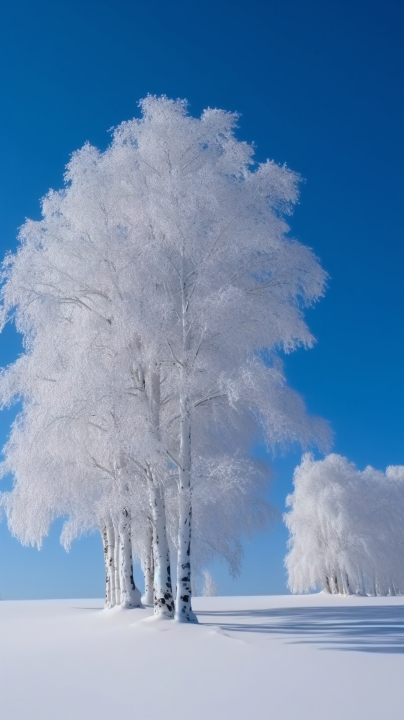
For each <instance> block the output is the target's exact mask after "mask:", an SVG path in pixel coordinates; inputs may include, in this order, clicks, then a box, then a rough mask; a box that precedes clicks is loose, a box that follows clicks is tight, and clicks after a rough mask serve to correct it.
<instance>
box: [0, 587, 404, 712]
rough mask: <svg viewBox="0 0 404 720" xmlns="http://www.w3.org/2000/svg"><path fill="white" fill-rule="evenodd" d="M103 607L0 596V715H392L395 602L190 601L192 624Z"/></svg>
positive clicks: (399, 681)
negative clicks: (149, 618)
mask: <svg viewBox="0 0 404 720" xmlns="http://www.w3.org/2000/svg"><path fill="white" fill-rule="evenodd" d="M101 607H102V602H101V601H98V600H76V601H75V600H59V601H53V600H49V601H30V602H22V601H20V602H1V603H0V714H1V718H2V720H104V719H105V720H106V719H108V720H113V719H114V718H118V717H120V718H122V717H125V718H127V719H128V720H132V718H133V719H136V720H157V718H158V719H159V720H161V719H162V718H163V719H164V720H171V718H173V719H175V720H182V719H183V718H184V719H185V718H190V720H202V718H204V720H227V719H229V720H261V719H262V720H266V719H267V718H268V719H269V718H271V719H272V718H273V719H274V720H289V719H290V720H305V719H306V718H310V720H317V718H318V719H320V718H321V720H323V719H324V718H327V720H334V718H335V719H336V718H338V720H340V719H341V718H344V719H345V720H350V719H351V718H352V719H355V720H362V718H363V720H365V719H366V720H372V719H373V718H375V719H376V718H377V720H380V719H383V718H398V717H402V715H401V713H402V711H403V704H404V598H377V599H370V598H356V597H352V598H330V597H326V596H323V595H322V594H320V595H311V596H294V597H290V596H271V597H242V598H234V597H221V598H198V599H196V600H195V609H196V611H197V613H198V617H199V621H200V625H199V626H183V625H177V624H174V623H172V622H169V621H161V622H157V623H156V622H154V621H151V622H150V621H147V620H146V618H147V616H148V615H150V611H149V610H132V611H119V610H118V611H101V610H100V608H101Z"/></svg>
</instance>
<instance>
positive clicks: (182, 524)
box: [175, 377, 198, 622]
mask: <svg viewBox="0 0 404 720" xmlns="http://www.w3.org/2000/svg"><path fill="white" fill-rule="evenodd" d="M184 384H185V385H186V379H185V378H184V377H183V380H182V388H181V398H180V468H179V532H178V560H177V597H176V603H175V605H176V610H175V619H176V620H177V621H178V622H198V621H197V618H196V615H195V614H194V612H193V610H192V605H191V600H192V591H191V521H192V504H191V418H190V407H189V399H188V397H187V395H186V394H185V393H184V390H186V388H184Z"/></svg>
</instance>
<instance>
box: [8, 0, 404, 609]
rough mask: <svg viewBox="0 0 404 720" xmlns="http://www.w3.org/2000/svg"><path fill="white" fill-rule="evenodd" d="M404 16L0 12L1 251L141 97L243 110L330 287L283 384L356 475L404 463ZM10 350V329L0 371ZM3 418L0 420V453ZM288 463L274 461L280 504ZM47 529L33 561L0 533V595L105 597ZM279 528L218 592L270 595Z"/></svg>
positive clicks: (323, 1)
mask: <svg viewBox="0 0 404 720" xmlns="http://www.w3.org/2000/svg"><path fill="white" fill-rule="evenodd" d="M403 15H404V13H403V9H402V5H401V3H400V2H398V0H397V1H395V0H385V1H384V2H381V1H379V0H377V1H373V0H367V1H366V2H365V0H338V2H336V0H334V2H331V1H330V0H305V2H302V1H301V0H276V1H274V0H267V1H266V2H263V0H248V1H247V0H232V1H230V0H205V1H204V2H200V3H196V2H195V3H191V2H189V0H188V1H187V2H185V0H172V1H171V2H170V3H166V2H163V1H162V0H148V2H145V1H144V0H143V2H138V1H137V0H114V1H113V2H112V0H97V1H96V2H95V1H92V0H69V2H64V3H59V2H51V1H50V0H13V2H11V0H4V2H3V3H2V6H1V9H0V28H1V30H0V33H1V35H0V66H1V77H0V84H1V87H0V90H1V94H0V97H1V100H0V123H1V131H2V132H1V137H2V151H1V156H2V162H1V177H0V213H1V215H0V217H1V222H0V230H1V232H0V245H1V248H0V250H1V254H3V253H4V252H5V251H6V250H12V249H14V248H15V246H16V233H17V228H18V226H19V225H21V224H22V222H23V221H24V218H25V217H32V218H37V217H39V199H40V198H41V196H43V195H44V194H45V192H46V191H47V190H48V189H49V188H50V187H54V188H58V187H60V186H61V184H62V176H63V169H64V165H65V164H66V162H67V161H68V159H69V155H70V153H71V152H73V151H74V150H75V149H77V148H78V147H80V146H81V145H82V144H83V143H84V142H85V141H86V140H89V141H90V142H91V143H94V144H96V145H98V146H99V147H101V148H105V146H106V145H107V144H108V142H109V135H108V132H107V131H108V129H109V128H111V127H112V126H115V125H117V124H118V123H119V122H121V121H122V120H124V119H128V118H131V117H133V116H134V115H135V114H137V112H138V109H137V101H138V100H139V99H140V98H141V97H144V96H145V95H146V94H147V93H148V92H150V93H155V94H162V93H165V94H166V95H168V96H170V97H186V98H187V99H188V100H189V102H190V110H191V112H192V113H194V114H199V113H200V112H201V110H202V109H203V108H204V107H207V106H211V107H220V108H224V109H227V110H237V111H239V112H240V113H241V115H242V116H241V119H240V129H239V136H240V138H242V139H246V140H248V141H254V142H255V144H256V148H257V153H256V157H257V159H258V160H264V159H265V158H267V157H270V158H273V159H275V160H276V161H277V162H280V163H283V162H286V163H287V164H288V165H289V166H290V167H291V168H292V169H293V170H296V171H298V172H299V173H300V174H301V175H302V176H303V177H304V178H305V180H306V181H305V183H304V184H303V186H302V193H301V203H300V205H299V206H298V208H297V210H296V213H295V215H294V217H293V218H292V220H291V227H292V232H293V234H294V236H295V237H297V238H298V239H299V240H300V241H302V242H304V243H305V244H307V245H309V246H311V247H312V248H313V249H314V251H315V252H316V254H317V255H318V256H319V257H320V258H321V261H322V263H323V266H324V267H325V268H326V270H327V271H328V273H329V275H330V281H329V289H328V292H327V294H326V297H325V298H324V300H322V301H321V303H319V304H318V305H317V306H316V307H315V308H314V309H313V310H310V311H309V312H308V313H307V319H308V323H309V325H310V328H311V330H312V332H313V333H314V335H315V336H316V338H317V340H318V343H317V345H316V347H315V348H314V349H312V350H310V351H308V352H306V351H299V352H296V353H294V354H293V355H291V356H289V357H288V358H286V371H287V376H288V379H289V382H290V384H291V385H292V386H293V387H294V388H296V389H297V390H299V391H300V392H301V393H302V394H303V395H304V397H305V399H306V403H307V406H308V408H309V410H310V411H311V412H313V413H316V414H320V415H322V416H323V417H325V418H327V419H328V420H329V421H330V423H331V425H332V427H333V429H334V432H335V446H334V450H335V451H336V452H339V453H341V454H344V455H347V456H348V457H349V458H350V459H351V460H353V461H354V462H356V463H357V464H358V465H359V466H360V467H361V468H362V467H364V466H365V465H367V464H372V465H374V466H376V467H378V468H384V467H385V466H386V465H388V464H402V463H404V453H403V429H404V411H403V408H404V383H403V380H402V369H403V367H404V342H403V310H404V292H403V286H404V283H403V279H402V278H403V271H404V253H403V211H402V207H403V180H402V167H403V160H404V157H403V155H404V153H403V135H402V127H403V119H404V113H403V92H402V76H403V69H404V68H403V54H402V49H401V47H402V28H403V19H404V18H403ZM18 352H19V342H18V338H17V337H16V336H15V334H14V333H13V331H12V329H11V328H8V329H7V331H6V332H5V333H4V336H3V337H2V338H0V364H1V365H6V364H7V363H8V362H10V361H12V360H13V358H14V357H15V356H16V354H17V353H18ZM12 416H13V413H10V412H5V413H3V414H2V416H1V417H0V423H1V425H0V441H1V442H4V440H5V438H6V437H7V433H8V428H9V423H10V419H12ZM299 457H300V455H299V453H298V452H294V453H291V454H290V455H288V456H287V457H285V458H283V459H276V460H275V462H274V463H273V465H274V473H273V475H274V481H273V488H272V497H273V500H274V502H275V503H276V504H277V505H278V507H280V508H281V509H283V506H284V501H285V497H286V495H287V493H288V492H290V490H291V476H292V472H293V467H294V466H295V465H296V464H297V463H298V462H299ZM59 529H60V526H58V525H57V526H56V527H55V528H53V530H52V532H51V536H50V538H49V539H48V540H47V541H46V542H45V544H44V548H43V550H42V551H41V553H38V552H37V551H36V550H33V549H26V548H21V547H20V546H19V545H18V543H17V541H15V540H14V539H12V538H11V537H10V536H9V533H8V531H7V528H6V525H5V523H4V521H3V523H1V525H0V594H1V595H3V597H7V598H12V597H13V598H20V597H21V598H23V597H62V596H76V597H77V596H95V595H101V594H102V592H103V561H102V556H101V550H100V543H99V540H98V538H97V537H90V538H86V539H83V540H80V541H78V542H77V543H76V544H75V545H74V547H73V549H72V551H71V553H70V555H66V554H65V552H64V551H63V550H62V549H61V548H60V547H59V545H58V530H59ZM285 543H286V531H285V530H284V529H283V528H282V527H281V526H280V525H279V526H278V527H277V528H276V529H275V530H274V531H273V532H272V533H271V534H270V535H268V536H259V537H257V538H256V539H255V540H254V542H253V543H252V544H251V545H249V546H246V560H245V564H244V570H243V573H242V575H241V577H240V579H239V580H238V581H235V582H234V581H232V580H230V579H229V578H228V577H227V575H226V572H225V571H224V569H223V568H222V567H221V566H220V565H217V566H215V568H214V572H215V577H216V580H217V582H218V585H219V590H220V591H221V592H223V593H231V594H247V593H267V592H268V593H270V592H276V593H278V592H283V591H284V588H285V578H284V572H283V566H282V563H283V556H284V554H285Z"/></svg>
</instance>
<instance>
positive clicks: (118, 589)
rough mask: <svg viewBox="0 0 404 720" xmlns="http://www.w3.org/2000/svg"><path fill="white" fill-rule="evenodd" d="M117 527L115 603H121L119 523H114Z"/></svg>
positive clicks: (115, 527)
mask: <svg viewBox="0 0 404 720" xmlns="http://www.w3.org/2000/svg"><path fill="white" fill-rule="evenodd" d="M114 529H115V555H114V571H115V605H120V604H121V601H122V597H121V573H120V566H121V561H120V555H121V548H120V538H119V525H114Z"/></svg>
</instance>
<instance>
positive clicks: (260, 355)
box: [3, 96, 328, 621]
mask: <svg viewBox="0 0 404 720" xmlns="http://www.w3.org/2000/svg"><path fill="white" fill-rule="evenodd" d="M141 109H142V113H143V114H142V118H141V119H135V120H132V121H129V122H125V123H123V124H122V125H121V126H119V127H118V128H117V129H116V131H115V132H114V136H113V141H112V144H111V146H110V147H109V148H108V149H107V150H106V151H105V152H104V153H100V152H99V151H98V150H96V149H95V148H93V147H91V146H89V145H85V146H84V148H83V149H82V150H80V151H78V152H76V153H75V154H74V155H73V157H72V159H71V161H70V163H69V165H68V168H67V173H66V186H65V188H64V189H63V190H62V191H60V192H50V193H49V194H48V195H47V197H46V198H45V200H44V202H43V219H42V220H41V221H40V222H30V221H29V222H27V223H26V224H25V226H24V227H23V228H22V231H21V245H20V249H19V250H18V252H17V254H16V255H15V256H11V257H10V258H9V259H8V261H7V262H6V266H5V285H4V288H3V309H4V319H7V317H10V315H12V314H14V317H15V320H16V324H17V328H18V329H19V330H20V331H21V332H23V334H24V336H25V339H26V348H27V353H28V354H30V353H34V352H36V351H37V349H38V348H39V347H43V348H44V376H45V377H47V378H48V379H49V375H48V370H49V363H50V367H53V366H54V364H55V360H56V359H58V361H59V360H60V357H59V356H60V352H59V350H58V348H60V342H62V344H63V337H64V334H65V333H66V337H69V343H68V344H67V345H66V343H65V346H64V348H65V353H66V354H67V355H68V357H69V360H68V361H67V360H63V357H62V358H61V362H62V364H63V362H65V365H66V363H67V365H68V366H69V367H70V366H72V367H73V368H74V367H75V363H74V358H75V357H83V356H84V357H87V358H91V362H92V363H93V367H94V372H97V373H98V375H99V378H100V379H102V381H103V382H104V383H105V395H106V396H108V398H109V399H108V403H109V405H108V407H109V412H111V411H112V407H114V408H116V411H114V412H115V416H116V417H117V418H119V423H120V427H124V428H125V430H124V432H123V435H124V437H125V441H124V442H123V447H122V448H120V447H115V448H114V453H115V457H116V458H118V460H117V462H118V465H119V458H120V457H122V456H125V457H131V459H132V466H131V467H132V469H133V478H134V477H135V476H136V477H137V480H136V482H135V481H133V483H132V486H133V488H136V483H137V482H139V478H140V477H141V478H142V481H144V482H145V483H146V485H147V487H148V488H149V499H150V508H151V509H152V510H153V512H152V518H151V520H152V524H153V526H154V531H156V528H157V526H159V527H161V528H163V526H164V527H165V520H164V513H165V498H166V497H169V498H170V506H171V508H172V509H171V511H170V523H171V528H172V527H173V523H174V524H176V527H177V532H176V539H175V546H176V552H177V557H178V560H177V593H176V602H175V613H176V618H177V620H179V621H192V620H194V619H195V616H194V614H193V612H192V607H191V595H192V592H191V559H192V547H191V532H192V510H193V501H192V496H193V494H194V497H195V498H196V497H198V493H199V497H200V503H201V504H200V507H201V508H202V507H203V497H204V496H205V494H206V491H204V490H203V488H204V487H206V485H207V483H206V478H209V480H210V482H211V483H212V485H214V486H215V487H216V486H217V487H220V485H221V484H222V485H225V484H226V478H227V477H228V476H229V473H230V474H231V473H234V476H235V477H236V476H237V472H238V470H237V468H238V469H239V470H240V468H242V467H243V466H242V461H244V462H247V463H248V460H247V457H246V456H247V455H248V452H249V447H248V442H247V440H251V439H252V438H253V437H254V436H255V437H256V436H257V434H260V435H261V437H263V439H264V441H265V442H266V443H267V444H268V445H269V446H272V447H273V446H276V445H277V444H285V443H288V442H293V441H298V442H300V443H302V444H303V445H307V444H308V443H309V442H310V441H314V442H317V443H318V444H321V443H323V444H324V443H326V441H327V435H328V432H327V428H326V427H325V426H324V424H323V423H321V422H320V421H318V420H315V419H311V418H308V417H307V415H306V413H305V410H304V406H303V404H302V402H301V400H300V398H299V397H298V396H297V395H296V394H295V393H293V392H292V391H291V390H289V389H288V388H287V386H286V383H285V378H284V376H283V373H282V367H281V362H280V360H279V357H278V355H279V352H280V351H283V352H291V351H293V350H294V349H296V348H297V347H298V346H305V347H309V346H310V345H312V343H313V337H312V336H311V334H310V332H309V330H308V328H307V326H306V324H305V321H304V316H303V311H304V308H305V307H307V306H308V305H311V304H312V303H314V302H315V301H316V300H317V299H318V298H319V297H320V296H321V295H322V294H323V291H324V284H325V273H324V271H323V270H322V269H321V267H320V265H319V263H318V261H317V259H316V257H315V256H314V254H313V253H312V251H311V250H310V249H308V248H307V247H305V246H303V245H301V244H300V243H298V242H297V241H295V240H293V239H291V238H290V236H289V228H288V226H287V224H286V222H285V219H284V218H285V216H287V215H288V214H290V212H291V209H292V207H293V204H294V203H295V202H296V200H297V197H298V192H297V182H298V177H297V176H296V175H295V174H294V173H292V172H291V171H290V170H288V169H287V168H286V167H280V166H278V165H276V164H275V163H273V162H266V163H263V164H257V163H255V162H254V160H253V150H252V147H251V146H249V145H248V144H246V143H243V142H240V141H238V140H237V138H236V136H235V128H236V123H237V116H236V115H234V114H231V113H227V112H224V111H221V110H211V109H208V110H206V111H204V112H203V114H202V116H201V118H199V119H197V118H193V117H191V116H190V115H189V114H188V113H187V107H186V103H185V102H183V101H172V100H169V99H167V98H165V97H162V98H156V97H151V96H149V97H147V98H146V99H145V100H144V101H142V102H141ZM66 328H68V330H66ZM49 329H51V332H49ZM45 335H47V341H48V344H46V343H43V338H44V337H45ZM52 337H54V338H57V339H58V342H55V341H53V340H52ZM41 338H42V339H41ZM58 343H59V344H58ZM52 353H53V354H52ZM58 353H59V354H58ZM111 359H113V361H112V360H111ZM111 363H112V365H113V366H114V368H115V370H114V372H113V373H112V371H111ZM99 367H101V368H102V372H98V369H99ZM97 368H98V369H97ZM116 368H120V370H119V372H117V371H116ZM77 370H78V372H77ZM69 372H70V370H69ZM73 375H74V373H73ZM73 375H72V376H71V377H73ZM85 377H87V378H88V380H87V382H88V384H89V388H95V387H96V385H97V384H96V383H94V381H93V380H92V379H91V373H90V374H87V375H86V374H85V373H83V372H82V369H81V367H80V365H77V364H76V374H75V378H76V382H77V385H76V390H75V393H73V394H74V395H75V397H77V398H78V401H80V400H81V401H82V402H83V403H84V401H86V402H85V403H84V404H86V407H87V406H88V403H87V396H88V394H89V392H90V390H89V391H88V392H86V390H85V387H84V386H85V382H84V383H83V379H84V378H85ZM50 379H51V380H52V376H50ZM37 382H38V379H37V377H36V376H35V377H34V376H32V386H31V390H29V391H28V392H26V391H25V392H26V395H27V397H28V398H29V396H30V393H31V396H32V399H31V401H32V402H34V401H35V397H36V393H37V390H36V383H37ZM45 382H47V380H45ZM100 387H101V385H100V382H99V383H98V388H99V389H100ZM124 388H126V394H125V391H124ZM19 392H20V390H19V389H18V388H16V393H17V394H18V393H19ZM101 397H102V393H101ZM92 398H93V399H92V403H93V404H94V403H95V405H96V406H97V407H99V405H97V402H98V403H99V402H100V399H98V401H96V393H95V395H94V394H93V395H92ZM123 398H125V399H123ZM128 398H130V400H131V401H132V403H133V408H136V411H135V412H136V413H138V416H139V418H141V420H140V421H139V422H138V423H137V422H132V423H130V422H129V423H128V422H127V418H128V417H129V418H130V417H131V413H129V414H128V413H126V411H125V407H126V402H127V399H128ZM103 402H105V401H104V399H103ZM125 418H126V419H125ZM122 423H123V425H122ZM215 443H216V446H215ZM237 448H238V452H239V454H240V453H242V455H243V456H242V457H238V456H237ZM55 451H56V450H55ZM232 463H233V465H232ZM237 463H238V464H237ZM98 465H100V463H98ZM135 468H136V469H135ZM231 468H233V470H231ZM246 468H247V466H244V469H246ZM173 472H175V474H176V477H177V484H176V489H175V492H174V494H173V493H172V484H171V477H172V474H173ZM253 477H254V473H251V478H252V480H253ZM252 484H253V482H252ZM236 486H238V487H240V485H237V483H235V485H234V487H236ZM204 493H205V494H204ZM219 494H220V493H219ZM236 494H237V493H236ZM253 494H254V493H252V495H253ZM135 496H136V491H135V490H134V492H133V497H135ZM173 497H174V498H175V500H174V501H173ZM222 502H225V501H224V500H223V501H222ZM229 507H233V508H234V505H233V506H232V504H231V503H230V504H229ZM174 508H175V509H174ZM159 523H160V525H159ZM161 523H162V524H161ZM229 527H231V522H229ZM204 531H205V532H206V533H207V534H209V528H208V527H206V523H205V530H204ZM156 538H159V539H160V540H161V533H156V532H154V546H155V543H156ZM155 551H157V554H158V552H160V550H159V549H158V548H156V546H155ZM162 552H163V554H165V557H166V558H168V546H166V545H165V546H164V550H163V551H162ZM163 566H164V563H162V562H161V563H160V571H161V572H163ZM166 571H167V568H166ZM163 586H165V588H164V587H163ZM168 586H169V576H168V575H167V572H166V573H165V575H164V577H163V578H162V580H161V587H162V589H163V592H162V595H161V597H160V608H161V607H163V609H164V612H166V611H167V605H168V614H169V615H170V614H171V612H172V611H173V607H172V602H171V599H170V591H169V590H168V596H167V597H165V592H166V590H167V588H168Z"/></svg>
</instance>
